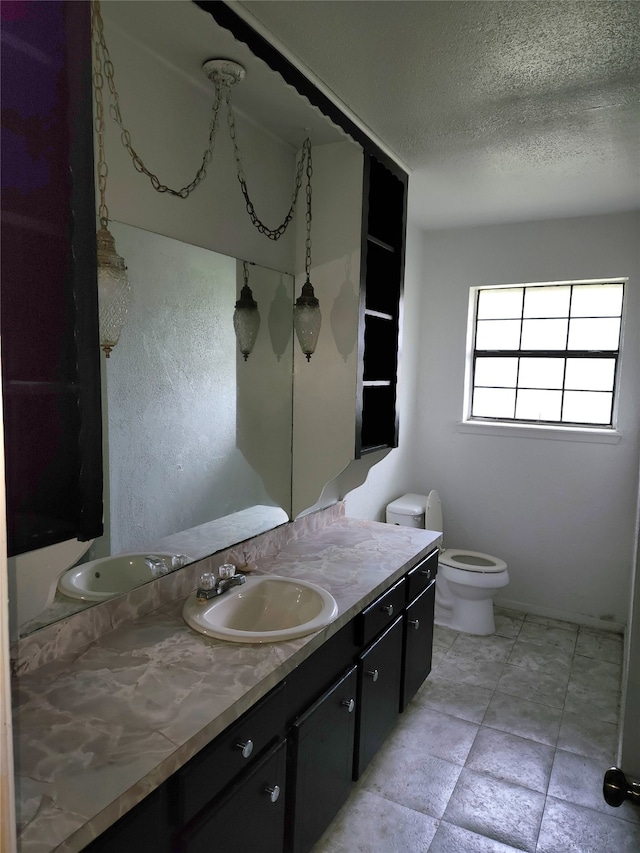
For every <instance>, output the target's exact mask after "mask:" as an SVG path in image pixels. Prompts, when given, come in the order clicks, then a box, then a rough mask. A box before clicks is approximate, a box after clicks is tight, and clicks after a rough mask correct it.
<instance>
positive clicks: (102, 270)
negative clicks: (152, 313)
mask: <svg viewBox="0 0 640 853" xmlns="http://www.w3.org/2000/svg"><path fill="white" fill-rule="evenodd" d="M91 29H92V39H93V48H94V50H93V58H94V66H93V93H94V99H95V106H96V121H95V127H96V135H97V137H98V170H97V171H98V191H99V193H100V207H99V208H98V216H99V217H100V229H99V231H98V234H97V249H98V316H99V321H100V346H101V347H102V349H103V350H104V352H105V355H106V357H107V358H109V355H110V354H111V350H112V349H113V348H114V346H115V345H116V344H117V343H118V340H119V339H120V332H121V331H122V326H123V325H124V320H125V317H126V316H127V309H128V307H129V299H130V296H131V286H130V284H129V279H128V278H127V272H126V270H127V268H126V267H125V265H124V260H123V259H122V258H121V257H120V255H119V254H118V253H117V252H116V244H115V240H114V239H113V235H112V234H111V232H110V231H109V229H108V227H107V226H108V224H109V211H108V209H107V204H106V201H105V194H106V191H107V172H108V169H107V163H106V160H105V156H104V106H103V99H102V86H103V83H104V78H103V73H102V72H103V62H102V52H103V51H104V48H103V45H104V35H103V25H102V17H101V15H100V3H99V2H94V3H92V19H91Z"/></svg>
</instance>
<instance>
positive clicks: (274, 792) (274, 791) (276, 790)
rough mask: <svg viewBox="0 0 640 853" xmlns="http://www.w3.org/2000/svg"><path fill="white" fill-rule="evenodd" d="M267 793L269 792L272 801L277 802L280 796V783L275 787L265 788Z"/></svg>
mask: <svg viewBox="0 0 640 853" xmlns="http://www.w3.org/2000/svg"><path fill="white" fill-rule="evenodd" d="M264 792H265V794H269V799H270V800H271V802H272V803H277V802H278V798H279V797H280V785H274V786H273V788H268V787H267V788H265V789H264Z"/></svg>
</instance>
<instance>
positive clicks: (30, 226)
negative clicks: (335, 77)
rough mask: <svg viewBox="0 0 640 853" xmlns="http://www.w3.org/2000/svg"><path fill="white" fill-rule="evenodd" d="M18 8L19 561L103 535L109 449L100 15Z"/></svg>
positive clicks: (7, 303) (15, 406)
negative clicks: (104, 433) (100, 250)
mask: <svg viewBox="0 0 640 853" xmlns="http://www.w3.org/2000/svg"><path fill="white" fill-rule="evenodd" d="M8 5H9V6H11V9H7V13H6V15H4V14H3V17H2V35H3V43H2V270H1V272H2V276H1V281H2V289H1V300H2V317H1V338H2V394H3V406H4V441H5V463H6V494H7V537H8V546H7V550H8V554H9V555H10V556H12V555H16V554H21V553H23V552H25V551H31V550H34V549H36V548H41V547H44V546H46V545H52V544H55V543H57V542H61V541H63V540H66V539H75V538H78V539H82V540H88V539H91V538H93V537H96V536H99V535H101V533H102V437H101V410H100V362H99V358H100V349H99V345H98V299H97V292H98V291H97V278H96V236H95V203H94V172H93V134H92V107H91V40H90V17H91V9H90V5H89V3H77V2H71V0H69V2H61V0H48V2H44V1H43V0H36V2H31V3H19V4H8ZM3 12H4V8H3Z"/></svg>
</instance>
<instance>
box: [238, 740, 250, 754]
mask: <svg viewBox="0 0 640 853" xmlns="http://www.w3.org/2000/svg"><path fill="white" fill-rule="evenodd" d="M236 746H237V747H238V749H239V750H240V752H242V757H243V758H249V756H250V755H251V753H252V752H253V741H252V740H247V741H245V742H244V743H237V744H236Z"/></svg>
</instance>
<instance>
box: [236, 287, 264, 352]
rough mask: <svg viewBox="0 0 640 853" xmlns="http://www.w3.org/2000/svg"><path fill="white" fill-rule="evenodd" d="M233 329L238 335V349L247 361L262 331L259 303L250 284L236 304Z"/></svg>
mask: <svg viewBox="0 0 640 853" xmlns="http://www.w3.org/2000/svg"><path fill="white" fill-rule="evenodd" d="M233 328H234V329H235V333H236V340H237V342H238V349H239V350H240V352H241V353H242V355H243V356H244V360H245V361H246V360H247V359H248V358H249V356H250V355H251V351H252V350H253V345H254V344H255V342H256V338H257V337H258V330H259V329H260V313H259V311H258V303H257V302H256V301H255V299H254V298H253V293H252V292H251V288H250V287H249V285H248V284H245V285H244V287H243V288H242V290H241V291H240V299H238V301H237V302H236V308H235V311H234V312H233Z"/></svg>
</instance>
